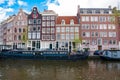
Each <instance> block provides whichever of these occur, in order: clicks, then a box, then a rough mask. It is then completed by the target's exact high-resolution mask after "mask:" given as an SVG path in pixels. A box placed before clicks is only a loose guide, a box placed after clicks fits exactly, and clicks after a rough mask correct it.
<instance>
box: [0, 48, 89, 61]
mask: <svg viewBox="0 0 120 80" xmlns="http://www.w3.org/2000/svg"><path fill="white" fill-rule="evenodd" d="M88 55H89V52H80V51H79V52H75V53H69V52H68V51H58V50H43V51H34V50H9V51H1V53H0V58H7V59H8V58H13V59H39V60H82V59H86V58H87V57H88Z"/></svg>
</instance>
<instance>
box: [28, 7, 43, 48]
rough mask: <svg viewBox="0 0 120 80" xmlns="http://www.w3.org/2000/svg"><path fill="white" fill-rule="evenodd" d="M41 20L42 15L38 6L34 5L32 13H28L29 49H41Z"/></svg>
mask: <svg viewBox="0 0 120 80" xmlns="http://www.w3.org/2000/svg"><path fill="white" fill-rule="evenodd" d="M41 20H42V15H41V14H40V13H39V11H38V9H37V7H33V9H32V12H31V14H29V15H28V43H27V47H28V48H29V49H32V50H34V49H40V41H41V25H42V23H41Z"/></svg>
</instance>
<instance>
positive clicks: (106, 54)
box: [100, 50, 120, 60]
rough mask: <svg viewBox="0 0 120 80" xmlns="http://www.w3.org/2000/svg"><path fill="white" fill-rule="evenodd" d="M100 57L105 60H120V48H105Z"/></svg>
mask: <svg viewBox="0 0 120 80" xmlns="http://www.w3.org/2000/svg"><path fill="white" fill-rule="evenodd" d="M100 57H101V59H104V60H120V50H104V51H103V52H102V54H101V55H100Z"/></svg>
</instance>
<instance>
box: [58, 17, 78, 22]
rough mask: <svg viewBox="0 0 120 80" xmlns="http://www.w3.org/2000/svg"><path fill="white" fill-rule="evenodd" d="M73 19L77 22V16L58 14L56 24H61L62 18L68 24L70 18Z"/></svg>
mask: <svg viewBox="0 0 120 80" xmlns="http://www.w3.org/2000/svg"><path fill="white" fill-rule="evenodd" d="M72 19H73V20H74V24H78V19H77V16H58V17H57V20H56V24H61V21H62V20H65V24H70V20H72Z"/></svg>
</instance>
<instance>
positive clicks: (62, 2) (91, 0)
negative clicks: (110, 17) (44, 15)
mask: <svg viewBox="0 0 120 80" xmlns="http://www.w3.org/2000/svg"><path fill="white" fill-rule="evenodd" d="M78 5H80V7H81V8H108V6H109V5H111V6H112V7H115V6H116V7H118V5H120V0H0V22H1V21H3V20H4V19H6V18H8V17H9V16H10V15H13V14H16V13H17V12H18V11H19V9H20V8H23V10H24V11H25V12H27V13H29V12H30V11H31V9H32V7H33V6H37V7H38V9H39V11H40V12H43V10H44V9H48V10H54V11H55V12H56V13H57V14H58V15H64V16H70V15H71V16H73V15H74V16H75V15H76V13H77V6H78Z"/></svg>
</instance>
